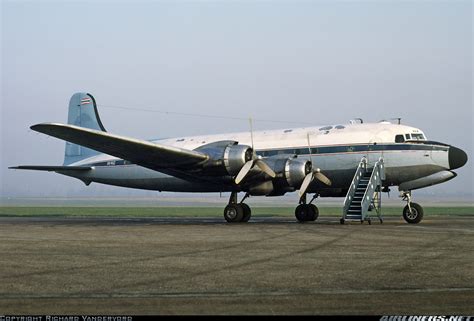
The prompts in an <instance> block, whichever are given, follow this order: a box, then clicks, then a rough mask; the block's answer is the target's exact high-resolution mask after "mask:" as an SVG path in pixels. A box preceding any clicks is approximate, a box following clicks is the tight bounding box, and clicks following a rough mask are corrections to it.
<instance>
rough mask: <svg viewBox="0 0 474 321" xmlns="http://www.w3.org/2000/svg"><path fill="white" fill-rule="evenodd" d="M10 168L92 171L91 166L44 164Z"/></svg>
mask: <svg viewBox="0 0 474 321" xmlns="http://www.w3.org/2000/svg"><path fill="white" fill-rule="evenodd" d="M8 168H9V169H29V170H34V171H48V172H65V171H90V170H91V169H92V167H89V166H42V165H24V166H14V167H8Z"/></svg>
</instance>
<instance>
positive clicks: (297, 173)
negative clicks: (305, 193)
mask: <svg viewBox="0 0 474 321" xmlns="http://www.w3.org/2000/svg"><path fill="white" fill-rule="evenodd" d="M312 170H313V167H312V165H311V162H310V161H308V160H301V159H296V158H290V159H288V160H287V161H286V163H285V172H284V176H285V179H286V182H287V183H288V186H290V187H294V188H299V187H300V186H301V183H303V180H304V178H305V177H306V175H307V174H309V173H311V171H312Z"/></svg>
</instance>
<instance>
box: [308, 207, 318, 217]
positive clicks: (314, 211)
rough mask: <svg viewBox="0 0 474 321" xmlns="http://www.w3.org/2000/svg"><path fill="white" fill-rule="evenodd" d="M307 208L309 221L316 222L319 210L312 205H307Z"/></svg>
mask: <svg viewBox="0 0 474 321" xmlns="http://www.w3.org/2000/svg"><path fill="white" fill-rule="evenodd" d="M309 207H310V209H311V210H310V213H311V215H310V219H309V220H310V221H316V220H317V219H318V216H319V209H318V207H317V206H316V205H314V204H309Z"/></svg>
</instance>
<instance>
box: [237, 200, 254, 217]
mask: <svg viewBox="0 0 474 321" xmlns="http://www.w3.org/2000/svg"><path fill="white" fill-rule="evenodd" d="M239 205H240V206H241V207H242V209H243V211H244V215H243V217H242V221H241V222H248V221H249V220H250V216H252V210H251V209H250V206H248V205H247V204H245V203H240V204H239Z"/></svg>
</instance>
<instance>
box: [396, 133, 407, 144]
mask: <svg viewBox="0 0 474 321" xmlns="http://www.w3.org/2000/svg"><path fill="white" fill-rule="evenodd" d="M403 142H405V138H403V135H397V136H395V143H403Z"/></svg>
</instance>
